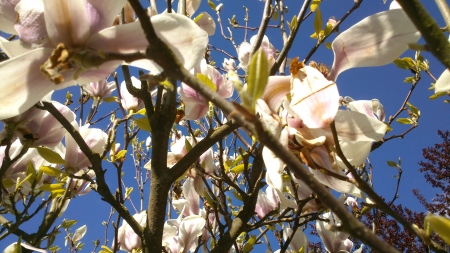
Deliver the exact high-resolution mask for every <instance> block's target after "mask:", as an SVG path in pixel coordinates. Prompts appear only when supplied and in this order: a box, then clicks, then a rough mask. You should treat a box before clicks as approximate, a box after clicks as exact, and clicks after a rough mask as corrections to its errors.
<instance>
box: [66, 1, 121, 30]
mask: <svg viewBox="0 0 450 253" xmlns="http://www.w3.org/2000/svg"><path fill="white" fill-rule="evenodd" d="M72 1H73V0H72ZM126 2H127V1H126V0H114V1H110V0H86V1H85V6H86V13H87V19H88V22H89V26H90V30H91V33H96V32H98V31H100V30H102V29H105V28H107V27H110V26H111V25H112V24H113V22H114V19H115V18H116V16H117V14H119V13H120V10H121V9H122V8H123V7H124V5H125V3H126Z"/></svg>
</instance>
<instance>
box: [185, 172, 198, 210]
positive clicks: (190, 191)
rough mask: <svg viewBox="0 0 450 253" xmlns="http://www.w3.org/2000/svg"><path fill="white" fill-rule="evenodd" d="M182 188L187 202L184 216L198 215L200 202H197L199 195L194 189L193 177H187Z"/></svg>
mask: <svg viewBox="0 0 450 253" xmlns="http://www.w3.org/2000/svg"><path fill="white" fill-rule="evenodd" d="M182 188H183V195H184V198H185V199H186V200H187V202H188V208H185V210H184V214H185V215H186V216H189V215H198V214H199V213H200V203H199V195H198V194H197V192H196V191H195V187H194V179H193V178H187V179H186V181H185V182H184V184H183V187H182ZM186 209H187V210H186Z"/></svg>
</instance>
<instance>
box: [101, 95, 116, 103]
mask: <svg viewBox="0 0 450 253" xmlns="http://www.w3.org/2000/svg"><path fill="white" fill-rule="evenodd" d="M103 102H105V103H112V102H119V99H118V98H117V96H111V97H107V98H104V99H103Z"/></svg>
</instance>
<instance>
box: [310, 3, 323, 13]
mask: <svg viewBox="0 0 450 253" xmlns="http://www.w3.org/2000/svg"><path fill="white" fill-rule="evenodd" d="M320 2H321V0H313V1H312V3H311V12H315V11H316V9H317V8H319V5H320Z"/></svg>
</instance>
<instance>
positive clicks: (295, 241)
mask: <svg viewBox="0 0 450 253" xmlns="http://www.w3.org/2000/svg"><path fill="white" fill-rule="evenodd" d="M292 231H293V230H292V228H289V227H285V228H283V240H284V241H286V240H287V239H288V237H289V235H290V234H291V233H292ZM308 246H309V244H308V238H307V237H306V235H305V233H303V231H302V229H301V228H297V230H295V233H294V236H293V237H292V240H291V242H290V243H289V249H290V250H293V251H295V252H298V251H299V250H300V249H301V248H302V247H303V252H308Z"/></svg>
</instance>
